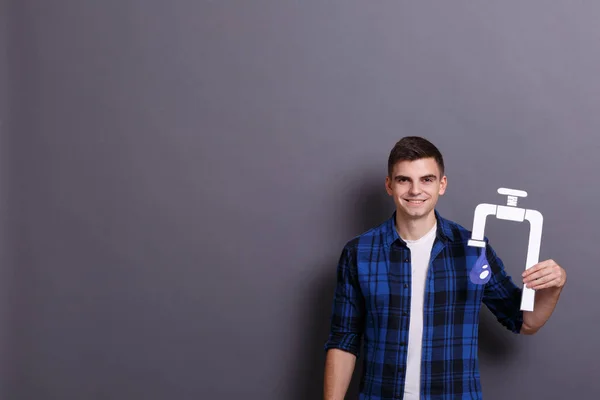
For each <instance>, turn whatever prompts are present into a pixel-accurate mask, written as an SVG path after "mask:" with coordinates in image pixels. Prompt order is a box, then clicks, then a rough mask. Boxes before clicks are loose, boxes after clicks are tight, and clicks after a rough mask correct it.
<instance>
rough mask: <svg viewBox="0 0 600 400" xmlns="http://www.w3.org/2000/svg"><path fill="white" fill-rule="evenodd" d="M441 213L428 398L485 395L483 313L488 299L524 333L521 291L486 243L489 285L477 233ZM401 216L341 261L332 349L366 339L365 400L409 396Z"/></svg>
mask: <svg viewBox="0 0 600 400" xmlns="http://www.w3.org/2000/svg"><path fill="white" fill-rule="evenodd" d="M435 215H436V218H437V235H436V239H435V242H434V244H433V248H432V251H431V260H430V263H429V271H428V273H427V281H426V283H425V298H424V305H423V347H422V356H421V357H422V362H421V398H422V399H440V400H442V399H444V400H445V399H448V400H449V399H453V400H455V399H481V383H480V375H479V364H478V358H477V350H478V330H479V311H480V308H481V303H482V302H483V304H485V305H486V306H487V307H488V308H489V309H490V310H491V311H492V313H493V314H494V315H495V316H496V318H497V319H498V321H499V322H500V323H502V324H503V325H504V326H505V327H506V328H507V329H509V330H511V331H513V332H515V333H519V332H520V329H521V325H522V323H523V312H522V311H520V300H521V292H522V290H521V289H520V288H519V287H517V286H516V285H515V284H514V283H513V282H512V280H511V278H510V277H509V276H507V274H506V273H505V271H504V266H503V264H502V261H501V260H500V258H498V256H497V255H496V253H495V252H494V250H493V249H492V248H491V247H490V245H489V244H488V243H487V238H486V239H485V241H486V257H487V259H488V261H489V265H490V268H491V271H492V276H491V278H490V280H489V281H488V282H487V283H486V284H485V285H478V284H475V283H472V282H471V281H470V279H469V272H470V269H471V267H472V266H473V264H474V263H475V261H476V260H477V258H478V256H479V252H480V251H481V249H480V248H476V247H469V246H467V241H468V240H469V239H470V238H471V237H470V235H471V232H469V231H468V230H466V229H465V228H463V227H462V226H460V225H458V224H456V223H454V222H452V221H449V220H446V219H444V218H442V217H441V216H440V215H439V213H438V212H437V211H436V212H435ZM395 216H396V213H394V214H393V215H392V217H391V218H390V219H389V220H387V221H386V222H385V223H383V224H382V225H380V226H378V227H376V228H373V229H371V230H369V231H367V232H365V233H364V234H362V235H360V236H358V237H356V238H354V239H352V240H351V241H349V242H348V243H347V244H346V246H345V247H344V249H343V251H342V254H341V256H340V260H339V263H338V267H337V284H336V289H335V294H334V300H333V312H332V317H331V331H330V334H329V338H328V340H327V343H326V344H325V349H326V350H328V349H332V348H337V349H341V350H344V351H347V352H350V353H353V354H355V355H357V356H358V355H359V352H360V351H361V348H360V344H361V339H362V340H363V343H362V344H363V348H362V351H363V352H364V353H363V355H364V357H363V375H362V377H361V379H360V399H364V400H366V399H369V400H384V399H402V397H403V393H404V377H405V369H406V358H407V357H406V356H407V350H408V325H409V319H410V293H411V267H410V250H409V249H408V247H407V246H406V243H405V242H404V241H403V240H402V239H401V238H400V236H399V235H398V233H397V231H396V229H395Z"/></svg>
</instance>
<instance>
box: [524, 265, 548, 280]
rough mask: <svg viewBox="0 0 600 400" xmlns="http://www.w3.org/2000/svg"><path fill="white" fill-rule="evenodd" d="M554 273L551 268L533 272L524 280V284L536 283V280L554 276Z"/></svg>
mask: <svg viewBox="0 0 600 400" xmlns="http://www.w3.org/2000/svg"><path fill="white" fill-rule="evenodd" d="M552 272H553V271H552V269H551V268H544V269H541V270H539V271H536V272H533V273H532V274H529V275H527V276H526V277H525V278H523V283H527V282H531V281H534V280H536V279H540V278H543V277H544V276H547V275H550V274H552Z"/></svg>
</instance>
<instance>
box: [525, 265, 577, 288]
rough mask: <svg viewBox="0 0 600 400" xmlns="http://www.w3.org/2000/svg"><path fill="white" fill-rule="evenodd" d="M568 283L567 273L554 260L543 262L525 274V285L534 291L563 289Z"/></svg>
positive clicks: (527, 270)
mask: <svg viewBox="0 0 600 400" xmlns="http://www.w3.org/2000/svg"><path fill="white" fill-rule="evenodd" d="M566 281H567V273H566V271H565V270H564V269H563V268H562V267H561V266H560V265H558V264H557V263H556V262H554V260H546V261H542V262H540V263H538V264H535V265H534V266H533V267H531V268H528V269H526V270H525V272H523V284H524V285H526V286H527V287H528V288H531V289H533V290H540V289H547V288H557V289H561V288H562V287H563V286H564V285H565V282H566Z"/></svg>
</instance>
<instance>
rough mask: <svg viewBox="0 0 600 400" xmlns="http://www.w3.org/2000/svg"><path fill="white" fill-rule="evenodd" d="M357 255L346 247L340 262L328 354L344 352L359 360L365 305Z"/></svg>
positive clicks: (326, 348) (326, 346)
mask: <svg viewBox="0 0 600 400" xmlns="http://www.w3.org/2000/svg"><path fill="white" fill-rule="evenodd" d="M355 251H356V250H355V249H352V248H349V247H348V246H346V247H345V248H344V250H343V251H342V254H341V256H340V259H339V261H338V265H337V278H336V286H335V292H334V296H333V307H332V313H331V321H330V322H331V326H330V332H329V338H328V340H327V342H326V344H325V350H329V349H333V348H335V349H340V350H344V351H347V352H350V353H352V354H354V355H356V356H357V357H358V355H359V353H360V343H361V339H362V334H363V329H364V328H363V321H364V314H365V305H364V299H363V295H362V293H361V290H360V285H359V281H358V271H357V265H356V257H355V256H354V254H355V253H354V252H355Z"/></svg>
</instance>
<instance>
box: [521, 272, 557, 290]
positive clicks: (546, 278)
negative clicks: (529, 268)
mask: <svg viewBox="0 0 600 400" xmlns="http://www.w3.org/2000/svg"><path fill="white" fill-rule="evenodd" d="M557 278H558V276H557V275H556V274H553V273H549V274H546V275H543V276H540V277H539V278H537V279H533V280H528V281H527V282H525V284H526V285H527V287H528V288H531V289H539V287H540V286H541V285H544V284H546V283H548V282H552V281H554V280H556V279H557Z"/></svg>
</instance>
